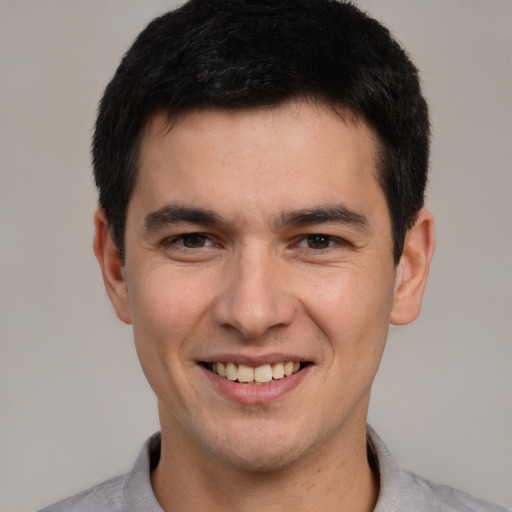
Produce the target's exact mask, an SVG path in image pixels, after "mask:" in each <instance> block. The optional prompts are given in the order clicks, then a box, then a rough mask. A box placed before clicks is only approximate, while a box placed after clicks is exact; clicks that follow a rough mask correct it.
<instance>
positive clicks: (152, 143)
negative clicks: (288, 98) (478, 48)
mask: <svg viewBox="0 0 512 512" xmlns="http://www.w3.org/2000/svg"><path fill="white" fill-rule="evenodd" d="M376 146H377V141H376V137H375V135H374V133H373V132H372V130H371V129H370V128H369V127H368V126H366V124H365V123H364V122H362V121H359V122H354V121H353V120H346V121H345V120H344V118H342V117H340V116H339V115H336V114H335V113H334V112H333V111H332V109H330V108H328V107H326V106H323V105H316V104H311V103H305V102H291V103H288V104H285V105H282V106H280V107H273V108H265V109H257V110H256V109H254V110H243V111H237V112H228V111H223V110H218V109H212V110H201V111H192V112H189V113H187V114H184V115H183V116H182V117H180V118H179V119H177V120H175V121H174V122H173V124H172V126H169V124H168V122H167V120H166V118H165V117H164V116H155V117H154V118H153V119H152V121H151V122H150V123H149V124H148V126H147V129H146V132H145V134H144V137H143V142H142V146H141V153H140V172H139V176H138V180H137V183H136V186H135V190H134V192H133V195H132V197H131V199H130V202H129V206H128V212H127V223H126V235H125V240H126V262H125V265H124V266H122V265H121V263H120V261H119V257H118V254H117V251H116V248H115V245H114V243H113V241H112V238H111V236H110V232H109V229H108V224H107V222H106V219H105V216H104V213H103V212H102V211H101V210H100V211H98V212H97V214H96V238H95V252H96V255H97V257H98V260H99V262H100V266H101V268H102V272H103V277H104V281H105V285H106V289H107V292H108V294H109V296H110V298H111V300H112V303H113V305H114V308H115V310H116V313H117V315H118V316H119V318H120V319H121V320H122V321H124V322H127V323H132V324H133V329H134V337H135V344H136V348H137V352H138V355H139V358H140V361H141V364H142V367H143V370H144V372H145V374H146V376H147V379H148V381H149V383H150V384H151V386H152V388H153V389H154V391H155V393H156V395H157V397H158V402H159V413H160V420H161V426H162V455H161V460H160V463H159V465H158V467H157V469H156V470H155V471H154V472H153V474H152V484H153V488H154V490H155V494H156V496H157V498H158V500H159V502H160V503H161V505H162V507H163V508H164V510H165V509H166V508H167V509H168V510H180V511H181V510H197V509H199V507H205V506H208V508H209V510H225V509H226V508H227V507H228V506H229V507H237V508H238V509H239V510H256V509H257V510H269V511H270V510H284V509H287V510H289V509H290V507H292V510H313V509H317V510H327V511H328V510H340V509H343V510H372V509H373V507H374V505H375V501H376V497H377V491H378V484H377V481H376V479H375V478H374V476H373V474H372V472H371V470H370V467H369V464H368V461H367V457H366V440H365V425H366V415H367V410H368V402H369V397H370V387H371V384H372V381H373V378H374V376H375V374H376V372H377V369H378V366H379V363H380V359H381V356H382V352H383V350H384V346H385V341H386V337H387V332H388V326H389V323H390V322H392V323H397V324H402V323H407V322H410V321H412V320H414V318H416V316H417V315H418V313H419V310H420V305H421V297H422V294H423V290H424V286H425V282H426V278H427V274H428V268H429V263H430V259H431V257H432V253H433V247H434V238H433V222H432V218H431V215H430V214H429V213H428V212H427V211H422V212H420V214H419V216H418V220H417V222H416V224H415V226H414V227H413V228H412V229H411V230H410V231H409V233H408V235H407V238H406V241H405V246H404V253H403V256H402V259H401V261H400V264H399V265H398V267H395V266H394V265H393V258H392V247H393V244H392V238H391V224H390V218H389V212H388V208H387V204H386V200H385V197H384V194H383V192H382V190H381V189H380V188H379V185H378V183H377V180H376V178H375V176H376V168H375V161H376V160H375V152H376ZM198 210H199V212H198ZM312 211H314V212H315V214H316V217H315V216H313V215H311V212H312ZM333 212H338V213H337V214H335V213H333ZM339 212H341V213H342V214H339ZM319 213H320V214H321V215H320V214H319ZM313 217H314V218H313ZM191 233H192V234H199V235H200V236H198V235H194V236H190V234H191ZM183 235H186V236H185V237H183ZM311 235H322V236H317V237H312V236H311ZM214 361H234V362H237V363H239V362H243V363H245V364H248V365H249V366H258V365H260V364H263V363H265V362H269V363H275V362H279V361H300V362H303V363H304V362H307V363H308V364H307V367H306V368H305V369H303V370H301V371H299V372H298V373H297V375H295V376H294V377H292V378H290V381H288V382H287V383H286V384H283V382H284V381H278V384H277V386H276V384H270V385H267V386H261V387H259V386H250V385H242V384H238V383H236V384H234V383H230V382H228V381H226V380H225V379H220V378H219V377H218V376H216V375H214V374H213V373H212V372H211V371H209V370H207V369H206V368H205V367H204V365H202V364H201V362H214ZM271 386H276V387H275V388H271ZM270 388H271V389H275V390H277V391H275V392H272V391H270V392H269V389H270Z"/></svg>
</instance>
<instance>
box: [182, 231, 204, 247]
mask: <svg viewBox="0 0 512 512" xmlns="http://www.w3.org/2000/svg"><path fill="white" fill-rule="evenodd" d="M204 239H205V237H204V236H203V235H199V234H193V235H188V236H186V237H185V238H184V239H183V243H184V244H185V247H189V248H196V247H202V246H203V245H204Z"/></svg>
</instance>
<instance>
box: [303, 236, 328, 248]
mask: <svg viewBox="0 0 512 512" xmlns="http://www.w3.org/2000/svg"><path fill="white" fill-rule="evenodd" d="M308 245H309V246H310V247H311V248H312V249H325V248H326V247H329V237H328V236H323V235H310V236H308Z"/></svg>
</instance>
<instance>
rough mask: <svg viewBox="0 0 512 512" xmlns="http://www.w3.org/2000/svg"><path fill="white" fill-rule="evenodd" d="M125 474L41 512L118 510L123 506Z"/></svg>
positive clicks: (106, 511)
mask: <svg viewBox="0 0 512 512" xmlns="http://www.w3.org/2000/svg"><path fill="white" fill-rule="evenodd" d="M124 479H125V475H122V476H118V477H116V478H112V479H111V480H107V481H106V482H103V483H101V484H98V485H96V486H94V487H91V488H90V489H87V490H85V491H82V492H80V493H79V494H75V495H74V496H70V497H69V498H65V499H63V500H61V501H58V502H57V503H54V504H53V505H49V506H48V507H45V508H43V509H42V510H40V511H39V512H90V511H92V510H94V511H95V512H118V511H120V510H121V507H122V487H123V482H124Z"/></svg>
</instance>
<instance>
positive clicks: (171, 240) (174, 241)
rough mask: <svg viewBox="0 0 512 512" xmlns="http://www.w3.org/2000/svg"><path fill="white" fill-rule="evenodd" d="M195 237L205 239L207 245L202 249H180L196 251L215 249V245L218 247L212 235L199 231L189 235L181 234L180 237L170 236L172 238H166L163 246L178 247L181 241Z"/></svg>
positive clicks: (182, 247)
mask: <svg viewBox="0 0 512 512" xmlns="http://www.w3.org/2000/svg"><path fill="white" fill-rule="evenodd" d="M194 236H196V237H201V238H204V239H205V245H203V246H201V247H186V246H185V245H182V246H181V247H180V249H191V250H194V249H202V248H203V247H214V246H215V245H217V244H216V243H215V242H214V241H213V240H212V238H211V236H210V235H208V234H206V233H200V232H198V231H191V232H189V233H180V234H179V235H174V236H170V237H168V238H166V239H165V240H164V241H163V244H164V245H165V246H166V247H171V246H173V245H174V246H177V245H178V243H179V242H180V241H183V240H185V239H187V238H188V237H194Z"/></svg>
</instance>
